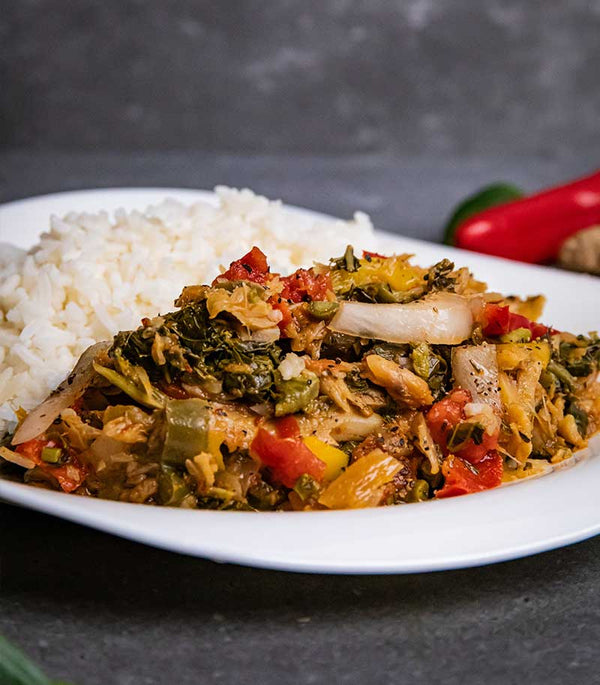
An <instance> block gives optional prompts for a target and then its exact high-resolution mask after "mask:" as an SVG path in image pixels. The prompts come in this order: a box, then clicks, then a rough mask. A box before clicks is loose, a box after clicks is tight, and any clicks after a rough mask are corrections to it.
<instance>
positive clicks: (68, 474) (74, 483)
mask: <svg viewBox="0 0 600 685" xmlns="http://www.w3.org/2000/svg"><path fill="white" fill-rule="evenodd" d="M41 468H43V469H44V471H46V473H48V474H50V475H52V476H54V478H56V480H57V481H58V484H59V485H60V487H61V488H62V489H63V490H64V492H72V491H73V490H76V489H77V488H78V487H79V486H80V485H81V484H82V483H83V481H84V480H85V477H86V475H87V469H86V468H85V466H83V465H82V464H80V463H79V462H78V461H77V459H75V458H74V457H71V460H70V462H69V463H68V464H65V465H64V466H51V465H50V464H44V465H43V466H42V467H41Z"/></svg>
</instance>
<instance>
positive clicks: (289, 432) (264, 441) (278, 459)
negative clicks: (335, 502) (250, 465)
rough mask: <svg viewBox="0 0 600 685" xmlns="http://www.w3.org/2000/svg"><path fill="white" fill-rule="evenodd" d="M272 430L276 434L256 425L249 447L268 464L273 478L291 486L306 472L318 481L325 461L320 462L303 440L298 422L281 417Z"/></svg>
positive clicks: (323, 469)
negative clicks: (257, 427) (256, 429)
mask: <svg viewBox="0 0 600 685" xmlns="http://www.w3.org/2000/svg"><path fill="white" fill-rule="evenodd" d="M275 430H276V431H277V435H275V434H273V433H271V432H270V431H268V430H266V429H265V428H262V427H261V428H259V429H258V431H257V433H256V436H255V438H254V440H253V441H252V444H251V445H250V449H251V451H252V452H254V453H255V454H256V455H257V456H258V457H259V458H260V460H261V461H262V463H263V464H264V465H265V466H269V467H270V469H271V472H272V474H273V477H274V478H275V480H278V481H280V482H281V483H283V484H284V485H285V486H286V487H288V488H293V487H294V485H295V484H296V481H297V480H298V478H300V476H302V475H304V474H305V473H307V474H308V475H309V476H312V477H313V478H314V479H315V480H317V481H321V480H322V478H323V474H324V473H325V462H323V461H321V459H319V458H318V457H317V456H316V455H315V454H314V453H313V452H311V450H309V449H308V447H307V446H306V445H305V444H304V443H303V442H302V439H301V437H300V429H299V427H298V422H297V421H296V419H295V418H294V417H293V416H286V417H285V418H283V419H280V420H279V421H278V422H277V424H276V426H275Z"/></svg>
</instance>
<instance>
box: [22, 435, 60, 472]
mask: <svg viewBox="0 0 600 685" xmlns="http://www.w3.org/2000/svg"><path fill="white" fill-rule="evenodd" d="M49 446H50V447H52V446H53V443H52V444H51V442H50V441H49V440H38V439H37V438H34V439H33V440H28V441H27V442H22V443H21V444H20V445H17V446H16V447H15V452H16V453H17V454H21V455H22V456H24V457H26V458H27V459H30V460H31V461H33V462H34V463H36V464H38V465H39V464H42V463H43V462H42V450H43V449H44V447H49Z"/></svg>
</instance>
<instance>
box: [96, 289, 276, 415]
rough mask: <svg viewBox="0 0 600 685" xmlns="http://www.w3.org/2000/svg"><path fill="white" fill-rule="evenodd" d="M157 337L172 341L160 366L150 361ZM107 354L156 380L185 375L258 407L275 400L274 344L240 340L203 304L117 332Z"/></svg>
mask: <svg viewBox="0 0 600 685" xmlns="http://www.w3.org/2000/svg"><path fill="white" fill-rule="evenodd" d="M156 335H158V336H160V338H161V339H163V338H165V339H168V340H169V341H170V344H169V345H168V346H165V348H164V350H163V353H164V358H165V363H164V364H162V365H158V364H156V362H155V360H154V359H153V356H152V347H153V344H154V340H155V336H156ZM109 354H110V355H111V356H112V357H117V356H118V355H119V354H121V355H122V356H123V357H124V358H126V359H128V360H129V361H130V362H131V363H132V364H135V365H138V366H141V367H143V368H144V369H146V371H147V372H148V374H149V376H150V378H151V379H152V380H154V381H157V380H161V379H164V380H166V381H167V382H171V380H172V379H173V378H174V377H179V376H181V375H182V374H185V377H186V380H187V381H188V382H190V383H194V382H195V383H202V382H206V381H218V382H222V384H223V391H224V392H226V393H228V394H230V395H231V396H232V397H235V398H244V399H249V400H251V401H255V402H261V401H265V400H272V399H273V396H274V393H275V388H274V386H273V381H274V371H275V369H276V367H277V366H278V364H279V360H280V357H281V354H282V352H281V349H280V347H279V346H278V345H277V344H276V343H274V342H271V343H266V342H257V341H253V340H244V339H242V338H240V336H239V335H238V334H237V333H236V331H235V330H234V329H233V328H232V326H231V323H230V322H228V321H226V320H224V319H221V318H220V317H216V318H214V319H211V318H210V317H209V315H208V311H207V308H206V303H205V302H204V301H200V302H192V303H191V304H188V305H186V306H184V307H182V308H181V309H179V310H177V311H175V312H172V313H170V314H166V315H165V316H163V317H159V318H158V319H157V320H156V323H154V322H150V324H148V325H146V326H142V327H140V328H138V329H137V330H135V331H128V332H125V333H119V334H118V335H117V336H116V338H115V342H114V344H113V346H112V348H111V350H110V352H109Z"/></svg>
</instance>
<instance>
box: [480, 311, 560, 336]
mask: <svg viewBox="0 0 600 685" xmlns="http://www.w3.org/2000/svg"><path fill="white" fill-rule="evenodd" d="M483 318H484V319H485V321H486V324H485V326H484V327H483V334H484V335H485V336H487V337H488V338H496V337H498V336H500V335H504V334H505V333H510V332H511V331H515V330H517V328H527V329H528V330H530V331H531V339H532V340H537V338H541V337H542V336H544V335H546V334H548V333H549V334H550V335H553V334H554V333H558V331H556V330H555V329H554V328H548V326H544V325H543V324H541V323H536V322H535V321H530V320H529V319H528V318H527V317H526V316H522V315H521V314H513V313H512V312H511V311H510V308H509V307H503V306H502V305H499V304H491V303H488V304H486V305H485V309H484V311H483Z"/></svg>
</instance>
